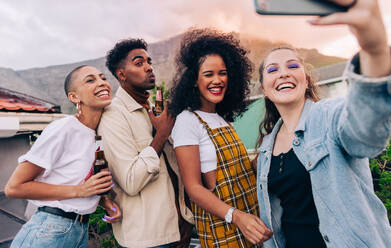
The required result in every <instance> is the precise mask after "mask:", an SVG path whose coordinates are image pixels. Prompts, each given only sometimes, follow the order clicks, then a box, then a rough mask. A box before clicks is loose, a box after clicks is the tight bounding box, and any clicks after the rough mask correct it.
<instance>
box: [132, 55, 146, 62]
mask: <svg viewBox="0 0 391 248" xmlns="http://www.w3.org/2000/svg"><path fill="white" fill-rule="evenodd" d="M136 59H144V57H143V56H140V55H137V56H134V57H133V58H132V61H135V60H136Z"/></svg>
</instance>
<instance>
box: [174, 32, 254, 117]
mask: <svg viewBox="0 0 391 248" xmlns="http://www.w3.org/2000/svg"><path fill="white" fill-rule="evenodd" d="M213 54H216V55H219V56H221V58H222V59H223V61H224V63H225V66H226V68H227V73H228V87H227V91H226V92H225V96H224V99H223V100H222V101H221V102H220V103H218V104H217V105H216V112H217V113H218V114H219V115H220V116H221V117H223V118H224V119H225V120H226V121H233V120H234V119H235V118H236V117H237V116H240V115H241V114H242V113H243V112H244V111H246V110H247V105H248V103H247V102H246V101H245V100H246V97H247V96H248V94H249V93H250V90H249V85H250V79H251V73H252V71H253V67H252V63H251V62H250V60H249V59H248V57H247V51H246V50H245V49H244V48H243V47H242V46H241V45H240V42H239V40H238V39H236V38H235V37H234V34H232V33H222V32H219V31H217V30H214V29H209V28H205V29H191V30H189V31H187V32H186V33H185V34H184V37H183V39H182V42H181V47H180V50H179V53H178V55H177V58H176V66H177V72H176V75H175V77H174V80H173V81H174V86H173V88H172V89H171V94H170V95H171V104H170V106H169V107H170V112H171V113H172V114H173V115H174V116H177V115H178V114H180V113H181V112H182V111H183V110H185V109H188V110H191V111H194V110H197V109H199V108H200V107H201V99H200V93H199V90H197V88H195V87H194V86H195V85H196V83H197V80H198V72H199V69H200V66H201V64H202V63H203V62H204V61H205V56H207V55H213Z"/></svg>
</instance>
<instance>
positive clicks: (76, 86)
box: [68, 66, 111, 109]
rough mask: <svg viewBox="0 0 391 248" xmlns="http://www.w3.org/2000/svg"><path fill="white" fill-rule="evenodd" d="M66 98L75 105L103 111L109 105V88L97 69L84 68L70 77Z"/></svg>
mask: <svg viewBox="0 0 391 248" xmlns="http://www.w3.org/2000/svg"><path fill="white" fill-rule="evenodd" d="M68 98H69V99H70V100H71V101H72V102H73V103H75V104H76V103H81V104H82V105H83V106H86V107H90V108H94V109H103V108H104V107H106V106H107V105H109V104H110V103H111V86H110V84H109V82H108V81H107V79H106V76H105V75H104V74H103V73H102V72H100V71H99V70H98V69H96V68H95V67H92V66H84V67H82V68H80V69H79V70H78V71H76V72H75V74H74V75H73V76H72V86H71V88H70V90H69V93H68Z"/></svg>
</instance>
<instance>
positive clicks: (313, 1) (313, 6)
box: [254, 0, 356, 16]
mask: <svg viewBox="0 0 391 248" xmlns="http://www.w3.org/2000/svg"><path fill="white" fill-rule="evenodd" d="M355 1H356V0H346V1H345V0H343V2H344V3H343V4H345V6H342V5H339V4H336V3H334V2H333V1H328V0H254V4H255V9H256V11H257V13H258V14H261V15H316V16H324V15H329V14H332V13H334V12H343V11H347V10H348V9H349V7H350V6H352V4H354V2H355ZM345 2H346V3H345ZM347 5H348V6H349V7H346V6H347Z"/></svg>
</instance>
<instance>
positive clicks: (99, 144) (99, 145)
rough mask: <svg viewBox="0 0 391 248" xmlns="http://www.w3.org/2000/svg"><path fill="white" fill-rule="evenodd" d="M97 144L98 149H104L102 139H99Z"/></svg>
mask: <svg viewBox="0 0 391 248" xmlns="http://www.w3.org/2000/svg"><path fill="white" fill-rule="evenodd" d="M95 144H96V151H103V145H102V140H97V141H96V143H95Z"/></svg>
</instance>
